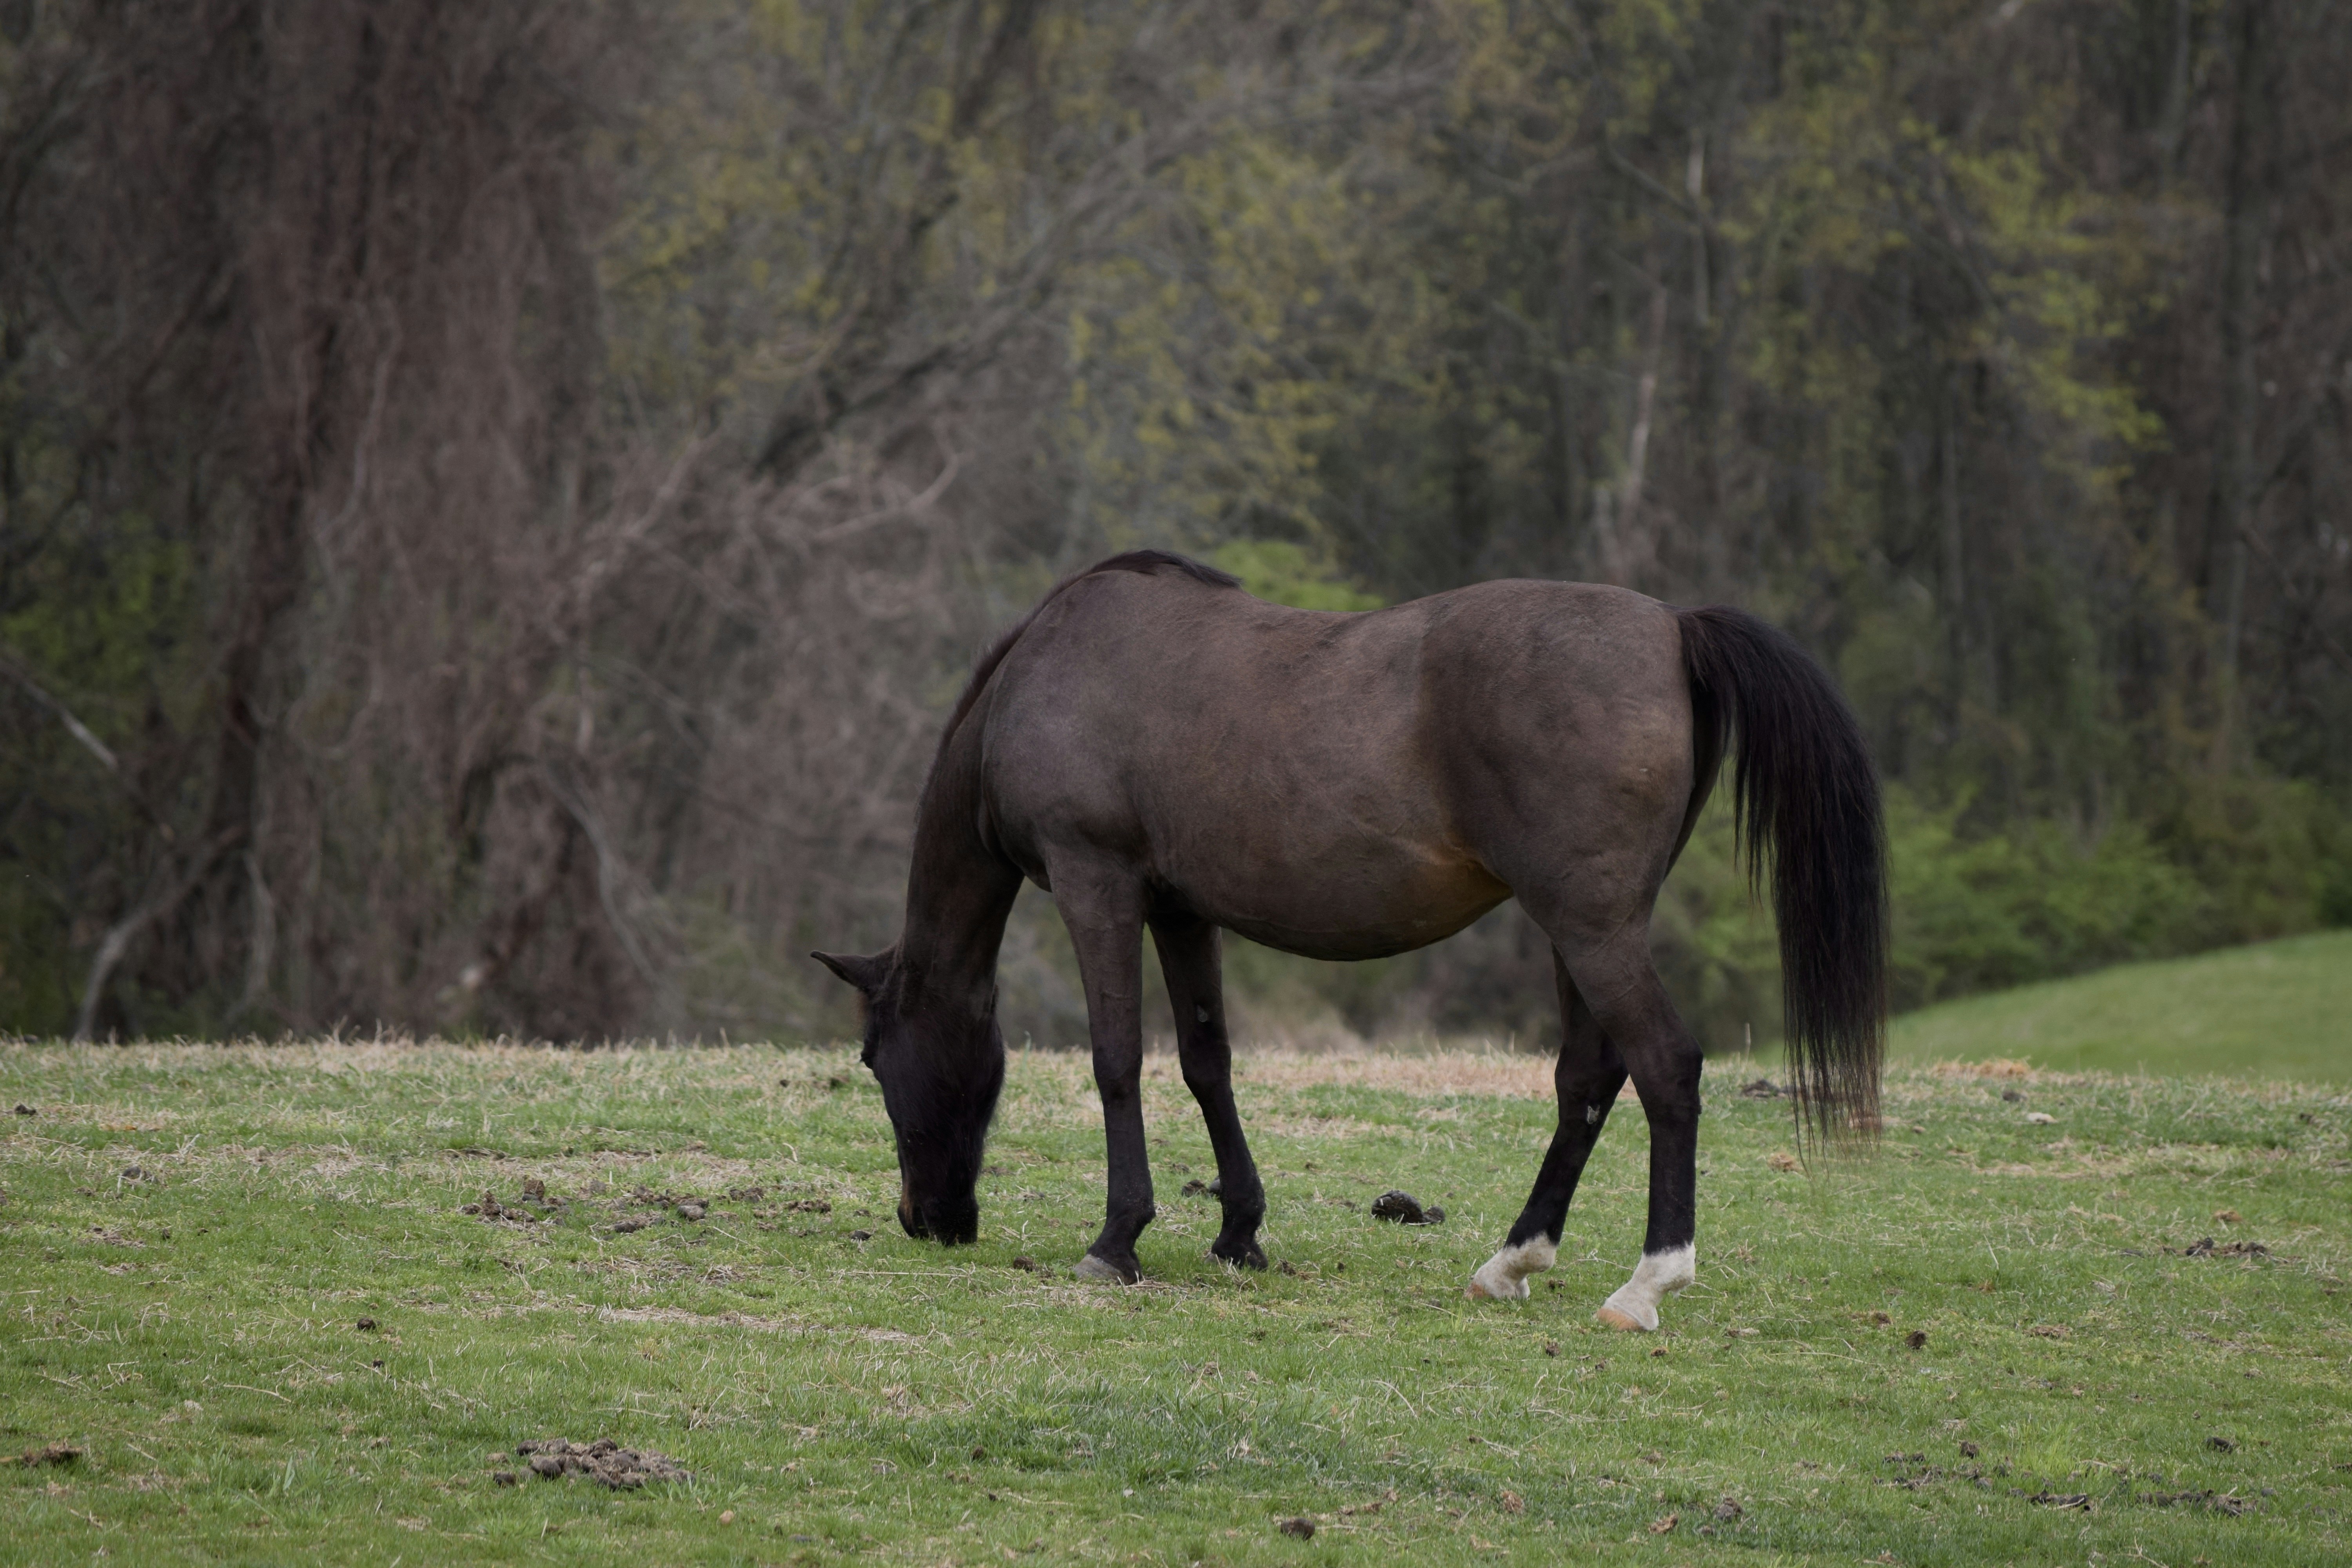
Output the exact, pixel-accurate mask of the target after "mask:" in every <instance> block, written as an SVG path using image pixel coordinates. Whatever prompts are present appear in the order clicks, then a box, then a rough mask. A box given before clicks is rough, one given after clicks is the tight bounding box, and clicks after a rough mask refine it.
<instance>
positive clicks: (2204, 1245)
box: [2165, 1236, 2271, 1258]
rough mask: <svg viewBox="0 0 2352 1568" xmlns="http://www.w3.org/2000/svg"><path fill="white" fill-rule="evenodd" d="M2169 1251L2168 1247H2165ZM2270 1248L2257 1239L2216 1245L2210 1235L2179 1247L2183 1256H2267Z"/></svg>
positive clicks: (2269, 1253)
mask: <svg viewBox="0 0 2352 1568" xmlns="http://www.w3.org/2000/svg"><path fill="white" fill-rule="evenodd" d="M2165 1250H2166V1251H2168V1252H2169V1251H2171V1250H2172V1249H2171V1248H2170V1247H2167V1248H2165ZM2270 1255H2271V1249H2270V1248H2269V1247H2264V1246H2263V1244H2262V1243H2261V1242H2259V1241H2231V1242H2226V1243H2223V1244H2222V1245H2221V1246H2219V1247H2217V1246H2215V1245H2214V1244H2213V1238H2212V1237H2210V1236H2209V1237H2203V1238H2201V1239H2200V1240H2197V1241H2192V1242H2190V1243H2189V1245H2188V1246H2187V1247H2182V1248H2181V1249H2180V1256H2181V1257H2183V1258H2268V1257H2269V1256H2270Z"/></svg>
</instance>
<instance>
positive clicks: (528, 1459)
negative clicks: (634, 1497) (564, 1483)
mask: <svg viewBox="0 0 2352 1568" xmlns="http://www.w3.org/2000/svg"><path fill="white" fill-rule="evenodd" d="M515 1453H516V1455H517V1457H519V1458H521V1460H522V1461H523V1464H524V1467H525V1468H528V1469H529V1470H530V1473H531V1474H532V1475H535V1476H538V1477H540V1478H541V1479H544V1480H551V1481H557V1480H562V1479H565V1478H567V1477H570V1476H586V1477H587V1478H588V1479H590V1480H592V1481H597V1482H600V1483H602V1484H603V1485H604V1486H608V1487H610V1488H612V1489H614V1491H628V1490H634V1489H636V1488H638V1487H642V1486H644V1485H645V1484H646V1482H647V1481H690V1480H692V1479H694V1477H693V1476H692V1475H691V1474H690V1473H688V1471H687V1470H685V1469H683V1468H680V1467H679V1466H678V1464H677V1461H676V1460H674V1459H672V1458H670V1457H669V1456H668V1455H667V1454H656V1453H655V1452H653V1451H652V1450H651V1449H646V1450H645V1451H643V1452H640V1451H639V1450H637V1449H635V1448H624V1447H621V1446H620V1445H619V1444H618V1443H615V1442H614V1441H613V1439H612V1438H610V1437H599V1438H597V1439H596V1440H595V1441H594V1442H593V1443H574V1442H571V1441H569V1440H567V1439H565V1438H562V1437H542V1438H541V1439H540V1440H539V1441H537V1442H535V1443H524V1444H522V1445H520V1447H517V1448H516V1449H515ZM501 1473H502V1474H503V1473H506V1472H501Z"/></svg>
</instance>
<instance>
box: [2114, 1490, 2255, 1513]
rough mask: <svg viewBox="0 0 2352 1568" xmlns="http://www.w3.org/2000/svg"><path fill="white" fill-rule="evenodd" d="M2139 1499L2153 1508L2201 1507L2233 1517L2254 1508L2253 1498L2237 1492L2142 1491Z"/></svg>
mask: <svg viewBox="0 0 2352 1568" xmlns="http://www.w3.org/2000/svg"><path fill="white" fill-rule="evenodd" d="M2139 1500H2140V1501H2142V1502H2144V1503H2147V1505H2148V1506H2149V1507H2151V1508H2201V1509H2204V1510H2207V1511H2208V1512H2210V1513H2225V1514H2228V1515H2229V1516H2230V1517H2231V1519H2235V1518H2237V1517H2238V1516H2239V1515H2240V1514H2242V1513H2252V1511H2253V1510H2254V1500H2252V1498H2242V1497H2240V1496H2239V1495H2238V1494H2237V1493H2235V1492H2215V1491H2202V1492H2142V1493H2140V1494H2139Z"/></svg>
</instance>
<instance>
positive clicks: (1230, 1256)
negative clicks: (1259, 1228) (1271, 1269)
mask: <svg viewBox="0 0 2352 1568" xmlns="http://www.w3.org/2000/svg"><path fill="white" fill-rule="evenodd" d="M1209 1256H1210V1257H1212V1258H1215V1259H1216V1260H1217V1261H1218V1262H1220V1263H1230V1264H1232V1265H1233V1266H1234V1268H1251V1269H1255V1270H1256V1271H1258V1272H1259V1273H1261V1274H1262V1273H1264V1272H1265V1248H1264V1247H1260V1246H1258V1244H1257V1243H1256V1242H1255V1241H1253V1242H1251V1243H1250V1244H1249V1245H1247V1246H1246V1247H1235V1246H1234V1245H1233V1244H1231V1243H1229V1242H1223V1241H1221V1242H1218V1243H1217V1244H1216V1245H1215V1246H1214V1247H1210V1248H1209Z"/></svg>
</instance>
